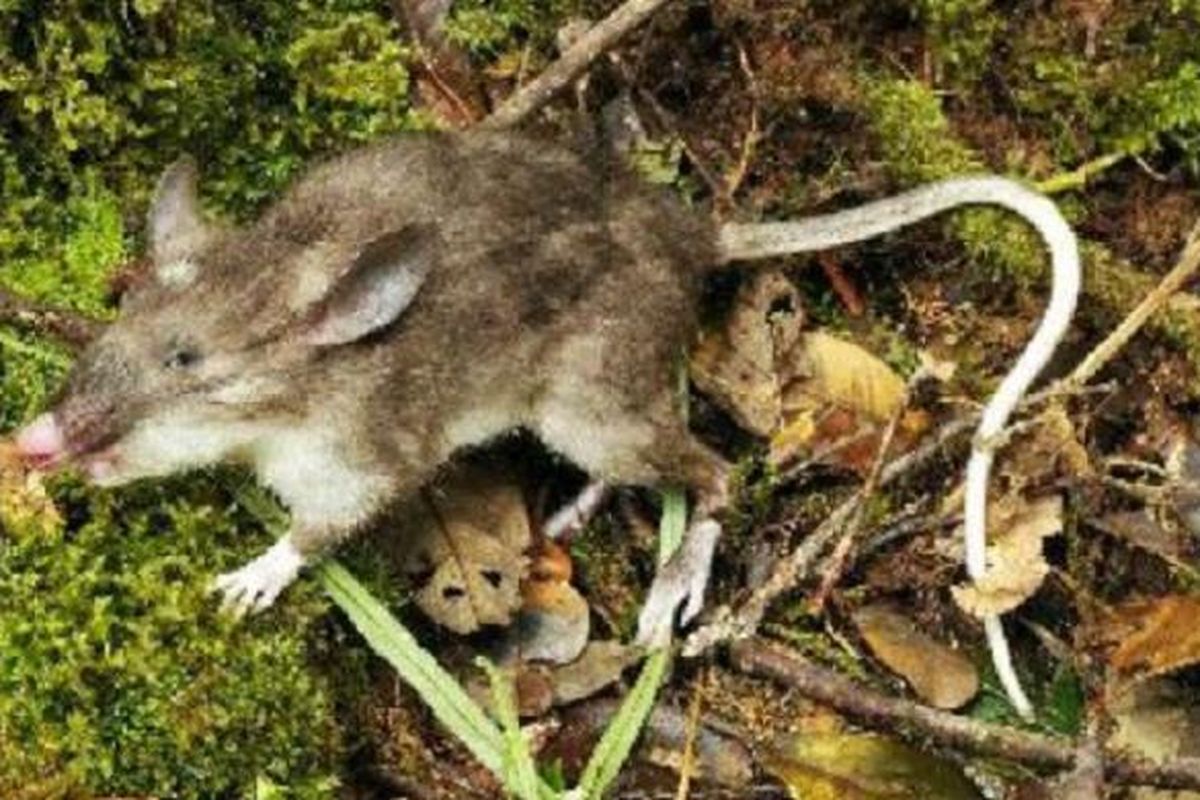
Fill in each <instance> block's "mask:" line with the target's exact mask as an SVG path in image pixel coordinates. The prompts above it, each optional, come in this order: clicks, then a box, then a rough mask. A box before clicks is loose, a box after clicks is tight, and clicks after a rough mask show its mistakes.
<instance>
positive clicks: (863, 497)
mask: <svg viewBox="0 0 1200 800" xmlns="http://www.w3.org/2000/svg"><path fill="white" fill-rule="evenodd" d="M909 394H910V392H905V393H904V400H903V401H902V402H901V403H899V404H898V405H897V406H896V410H895V411H893V412H892V416H891V418H890V419H889V420H888V423H887V427H886V428H884V429H883V435H882V436H881V437H880V440H879V449H878V450H877V451H876V453H875V460H874V462H873V463H872V464H871V471H870V472H869V473H868V474H867V479H866V480H865V481H863V486H862V490H861V492H860V493H859V501H858V503H857V504H856V505H855V508H854V513H853V514H852V515H851V517H850V520H849V522H848V523H847V524H846V528H845V531H844V532H843V533H842V538H841V540H840V541H839V542H838V543H837V545H836V546H835V547H834V548H833V553H832V554H830V556H829V558H828V559H827V560H826V567H825V572H824V574H823V575H822V576H821V584H820V586H818V587H817V591H816V593H815V594H814V595H813V598H812V601H811V602H810V603H809V610H810V611H812V612H813V613H817V614H819V613H821V611H822V610H823V609H824V608H825V602H826V601H827V600H828V599H829V594H830V593H831V592H832V591H833V587H834V586H836V585H837V584H838V581H840V580H841V579H842V575H843V574H844V573H845V571H846V567H847V565H848V564H849V563H850V554H851V551H852V549H853V548H854V544H855V542H856V541H857V540H858V538H859V536H860V535H861V534H862V528H863V523H864V522H865V521H866V518H867V501H868V500H870V499H871V497H872V496H873V495H874V494H875V490H876V489H877V488H878V486H879V475H880V473H881V472H882V471H883V465H884V463H885V462H886V459H887V454H888V450H890V449H891V447H892V440H893V439H894V438H895V437H896V427H897V426H898V425H899V424H900V418H901V417H902V416H904V412H905V410H906V409H907V408H908V398H909Z"/></svg>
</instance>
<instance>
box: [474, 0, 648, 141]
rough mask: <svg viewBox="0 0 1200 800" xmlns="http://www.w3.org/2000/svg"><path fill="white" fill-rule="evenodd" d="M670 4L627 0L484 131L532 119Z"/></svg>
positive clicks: (489, 120) (488, 122)
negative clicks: (539, 110) (595, 62)
mask: <svg viewBox="0 0 1200 800" xmlns="http://www.w3.org/2000/svg"><path fill="white" fill-rule="evenodd" d="M668 2H669V0H627V2H626V3H624V4H623V5H621V6H620V7H619V8H617V10H616V11H614V12H613V13H611V14H609V15H608V16H607V17H605V18H604V19H603V20H601V21H600V22H598V23H596V24H595V25H593V26H592V28H591V29H590V30H589V31H588V32H587V33H585V34H583V35H582V36H580V37H579V39H578V41H576V42H575V44H573V45H571V46H570V47H569V48H567V51H566V52H565V53H563V54H562V56H561V57H560V58H559V59H558V60H557V61H555V62H554V63H553V64H551V65H550V66H549V67H547V68H546V69H545V70H543V71H542V74H541V75H539V76H537V78H535V79H534V80H532V81H530V82H529V83H528V84H526V85H525V86H523V87H522V88H521V89H519V90H518V91H517V92H516V93H515V94H513V95H512V96H511V97H509V98H508V99H507V100H506V101H504V105H502V106H500V108H498V109H496V110H495V111H494V112H492V115H491V116H489V117H488V118H487V119H485V120H483V121H482V122H481V123H479V124H480V125H481V126H482V127H484V128H509V127H512V126H514V125H517V124H518V123H520V122H523V121H524V120H526V119H528V118H529V117H530V116H532V115H533V113H534V112H536V111H537V110H538V109H540V108H541V107H542V106H544V105H545V104H546V103H548V102H549V101H550V99H551V98H553V97H554V95H556V94H558V93H559V92H560V91H562V90H563V89H565V88H566V87H567V86H569V85H571V83H572V82H573V81H574V80H575V79H576V78H578V77H579V76H580V75H582V74H583V72H584V70H586V69H587V68H588V66H590V65H591V63H592V62H593V61H595V60H596V59H597V58H599V57H600V56H601V55H603V54H604V53H605V52H606V51H608V50H609V49H611V48H612V47H614V46H615V45H616V44H617V42H618V41H620V40H621V39H622V38H623V37H624V36H626V35H627V34H628V33H630V32H631V31H633V30H634V29H635V28H637V27H638V26H640V25H641V24H642V23H643V22H645V21H646V20H648V19H649V18H650V17H651V16H652V15H653V14H654V13H655V12H656V11H658V9H659V8H661V7H662V6H664V5H666V4H667V3H668Z"/></svg>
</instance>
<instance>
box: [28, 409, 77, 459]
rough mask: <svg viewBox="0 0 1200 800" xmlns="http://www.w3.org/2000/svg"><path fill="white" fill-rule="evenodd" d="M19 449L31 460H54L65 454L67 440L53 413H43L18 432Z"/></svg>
mask: <svg viewBox="0 0 1200 800" xmlns="http://www.w3.org/2000/svg"><path fill="white" fill-rule="evenodd" d="M17 450H19V451H20V452H21V455H23V456H24V457H25V458H28V459H30V460H31V461H53V460H55V459H57V458H59V457H60V456H62V455H63V452H64V451H65V450H66V440H65V439H64V438H63V432H62V428H60V427H59V426H58V423H57V422H55V420H54V415H53V414H42V415H41V416H40V417H38V418H37V419H35V420H34V421H33V422H31V423H29V424H28V425H26V426H25V427H24V428H22V429H21V430H20V432H19V433H17Z"/></svg>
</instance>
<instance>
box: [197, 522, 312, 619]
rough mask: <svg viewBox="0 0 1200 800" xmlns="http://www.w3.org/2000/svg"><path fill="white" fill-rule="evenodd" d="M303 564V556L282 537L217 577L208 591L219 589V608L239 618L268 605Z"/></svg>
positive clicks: (298, 572)
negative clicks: (242, 565) (240, 566)
mask: <svg viewBox="0 0 1200 800" xmlns="http://www.w3.org/2000/svg"><path fill="white" fill-rule="evenodd" d="M303 566H304V556H302V555H301V554H300V551H299V550H297V549H296V547H295V545H293V544H292V542H291V540H290V539H289V538H288V537H286V536H285V537H283V538H282V539H280V540H279V541H278V542H276V543H275V544H274V545H272V546H271V549H270V550H268V551H267V552H265V553H263V554H262V555H261V556H259V557H258V558H256V559H254V560H253V561H251V562H250V563H249V564H246V565H245V566H244V567H242V568H241V569H238V570H234V571H233V572H226V573H224V574H223V575H220V576H218V577H217V579H216V580H214V581H213V585H212V590H213V591H214V592H220V594H221V596H222V598H221V609H222V610H224V611H229V612H231V613H232V614H234V615H235V616H238V617H241V616H244V615H245V614H248V613H253V612H256V611H262V610H264V609H267V608H270V606H271V604H272V603H274V602H275V598H277V597H279V594H280V592H282V591H283V590H284V589H286V588H287V587H288V585H289V584H290V583H291V582H292V581H294V580H295V579H296V576H297V575H299V574H300V568H301V567H303Z"/></svg>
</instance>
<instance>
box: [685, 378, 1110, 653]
mask: <svg viewBox="0 0 1200 800" xmlns="http://www.w3.org/2000/svg"><path fill="white" fill-rule="evenodd" d="M1111 390H1112V387H1111V386H1110V385H1107V384H1105V385H1102V386H1092V387H1082V386H1081V387H1078V388H1076V387H1067V386H1061V385H1059V386H1052V387H1050V388H1048V389H1044V390H1042V391H1040V392H1036V393H1034V394H1031V395H1030V396H1029V397H1026V398H1025V400H1023V401H1022V402H1021V405H1020V407H1021V408H1022V409H1025V408H1029V407H1031V406H1034V405H1037V404H1039V403H1043V402H1045V401H1047V400H1049V399H1051V398H1054V397H1059V396H1062V395H1063V394H1092V393H1094V392H1100V391H1111ZM979 416H980V414H979V413H978V412H975V413H971V414H967V415H965V416H963V417H960V418H958V419H954V420H951V421H950V422H947V423H946V424H945V425H943V426H942V427H941V428H939V429H938V430H937V431H936V432H935V433H934V434H933V436H932V437H931V438H929V439H928V440H927V441H926V442H925V443H924V444H922V445H921V446H920V447H918V448H917V449H915V450H912V451H910V452H908V453H905V454H904V455H902V456H899V457H898V458H895V459H893V460H892V461H891V463H889V464H888V465H887V466H886V467H884V468H883V471H882V472H880V474H879V484H878V486H879V488H881V489H882V488H886V487H888V486H891V485H892V484H893V483H895V482H896V481H898V480H900V479H901V478H903V477H905V476H906V475H908V474H909V473H910V472H912V471H913V470H915V469H917V468H918V467H920V466H922V465H923V464H925V463H926V462H928V461H930V460H931V459H932V458H934V457H935V456H936V455H937V454H938V453H940V452H941V451H942V450H943V448H945V447H946V445H948V444H949V443H950V442H952V441H954V440H955V439H957V438H959V437H961V436H962V435H963V434H966V433H969V432H970V431H971V430H972V429H973V428H974V427H975V425H976V423H978V422H979ZM861 501H862V493H861V491H860V492H855V493H854V494H852V495H851V496H850V497H848V498H847V499H846V500H845V502H843V503H842V504H841V505H840V506H838V507H837V508H836V509H834V511H833V513H831V514H830V515H829V516H828V517H826V518H825V521H824V522H822V523H821V524H820V525H818V526H817V528H816V530H814V531H813V532H812V533H810V534H808V535H807V536H805V537H804V540H803V541H801V542H800V544H798V545H797V546H796V549H794V550H793V551H792V552H791V553H789V554H788V555H787V556H786V557H785V558H782V559H780V560H779V561H778V562H777V563H776V564H775V568H774V569H773V570H772V571H771V574H770V576H768V577H767V579H766V581H764V582H763V583H762V584H761V585H759V587H758V588H756V589H755V590H754V591H753V592H751V593H750V595H749V597H747V598H746V599H745V601H743V602H742V603H741V605H739V606H738V608H737V610H736V611H734V609H733V608H731V607H730V606H728V605H724V606H721V607H720V608H718V609H717V610H716V612H715V613H714V614H713V616H712V620H711V621H710V622H709V623H707V624H706V625H704V626H702V627H700V628H698V629H697V630H696V631H694V632H693V633H692V634H691V635H690V636H689V637H688V638H687V640H686V642H685V644H684V647H683V655H684V656H686V657H688V658H691V657H694V656H697V655H700V654H701V653H703V652H705V651H707V650H709V649H710V648H712V647H715V646H716V645H718V644H721V643H722V642H728V641H731V640H734V639H744V638H746V637H748V636H753V635H754V634H755V633H756V632H757V631H758V626H759V625H760V624H761V623H762V620H763V617H764V616H766V613H767V608H768V607H769V606H770V605H771V603H773V602H774V601H775V600H776V598H778V597H779V596H780V595H782V594H784V593H785V592H788V591H791V590H792V589H793V588H795V587H796V585H797V584H799V583H800V582H801V581H803V580H805V579H806V578H808V577H809V574H810V573H811V571H812V567H813V564H814V562H815V561H816V559H817V558H819V557H820V555H821V554H822V553H824V552H825V550H826V548H827V547H828V546H829V545H830V544H831V543H832V542H833V540H834V538H835V537H836V536H837V535H838V533H840V532H841V530H842V526H843V525H844V524H845V523H846V521H847V520H848V519H849V518H850V515H851V514H852V513H853V512H854V510H855V509H856V508H857V507H858V504H859V503H860V502H861ZM799 526H800V522H799V520H798V519H791V520H787V521H785V522H784V523H782V524H781V525H780V526H779V529H780V532H781V533H782V535H784V536H788V537H790V536H793V535H795V534H796V533H797V532H798V528H799Z"/></svg>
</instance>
